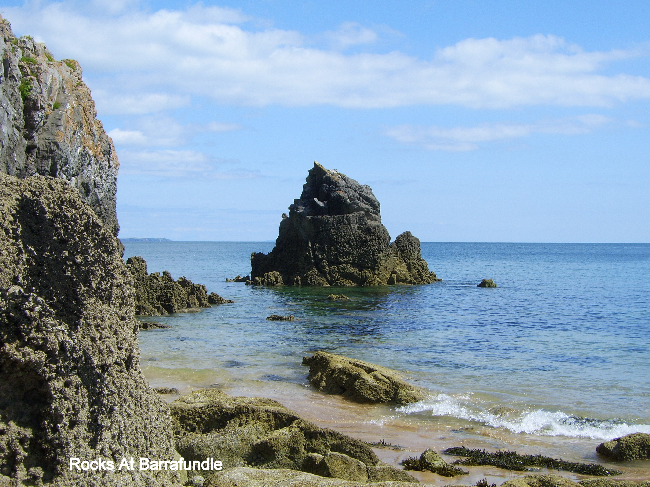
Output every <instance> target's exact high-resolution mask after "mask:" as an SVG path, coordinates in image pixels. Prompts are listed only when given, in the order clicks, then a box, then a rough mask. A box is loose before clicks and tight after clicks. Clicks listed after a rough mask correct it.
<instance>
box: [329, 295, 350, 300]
mask: <svg viewBox="0 0 650 487" xmlns="http://www.w3.org/2000/svg"><path fill="white" fill-rule="evenodd" d="M327 299H329V300H330V301H346V300H348V299H350V298H348V297H347V296H346V295H345V294H330V295H329V296H327Z"/></svg>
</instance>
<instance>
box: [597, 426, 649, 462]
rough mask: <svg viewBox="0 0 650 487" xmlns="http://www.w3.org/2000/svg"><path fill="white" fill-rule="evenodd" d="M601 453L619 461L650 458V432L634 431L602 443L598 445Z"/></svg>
mask: <svg viewBox="0 0 650 487" xmlns="http://www.w3.org/2000/svg"><path fill="white" fill-rule="evenodd" d="M596 451H597V452H598V453H600V454H601V455H604V456H606V457H609V458H612V459H614V460H619V461H630V460H648V459H650V434H647V433H632V434H629V435H627V436H623V437H621V438H615V439H613V440H611V441H606V442H604V443H601V444H600V445H598V447H596Z"/></svg>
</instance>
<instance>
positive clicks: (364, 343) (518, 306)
mask: <svg viewBox="0 0 650 487" xmlns="http://www.w3.org/2000/svg"><path fill="white" fill-rule="evenodd" d="M125 247H126V251H125V257H128V256H131V255H141V256H142V257H144V258H145V260H146V261H147V263H148V267H149V272H153V271H162V270H169V271H170V272H171V274H172V276H173V277H174V278H178V277H180V276H181V275H184V276H186V277H187V278H189V279H191V280H192V281H194V282H198V283H202V284H205V285H206V286H207V288H208V291H215V292H217V293H219V294H220V295H222V296H223V297H226V298H229V299H234V300H235V303H234V304H230V305H222V306H218V307H214V308H211V309H206V310H204V311H202V312H200V313H191V314H179V315H175V316H169V317H160V318H155V321H160V322H165V323H168V324H171V325H172V326H173V328H171V329H167V330H155V331H151V332H142V333H141V334H140V344H141V348H142V364H143V366H145V368H146V367H150V366H155V367H157V368H159V369H177V370H184V369H187V370H214V371H224V372H223V374H225V375H221V376H219V377H221V379H222V380H229V381H249V383H250V384H255V383H260V382H272V383H277V384H282V383H289V384H307V382H306V375H307V370H306V368H305V367H303V366H302V365H301V357H302V356H303V355H305V354H308V353H309V352H313V351H315V350H328V351H331V352H334V353H339V354H342V355H346V356H349V357H354V358H358V359H362V360H367V361H370V362H374V363H377V364H380V365H384V366H387V367H391V368H394V369H397V370H400V371H402V372H403V373H404V374H405V375H406V376H408V377H409V379H410V380H411V381H412V382H414V383H417V384H418V385H421V386H423V387H425V388H427V389H428V390H429V391H430V392H431V395H430V397H429V398H428V399H427V400H425V401H422V402H420V403H416V404H414V405H410V406H408V407H405V408H401V409H397V410H393V411H391V412H390V415H391V417H395V416H400V417H405V418H411V419H413V420H417V421H429V420H433V419H436V420H440V418H443V419H444V418H447V419H450V420H461V421H464V422H467V423H469V424H477V425H481V426H482V427H487V428H494V429H495V430H504V431H507V432H509V433H513V434H525V435H533V436H540V437H543V436H557V437H572V438H593V439H609V438H614V437H618V436H621V435H624V434H627V433H631V432H635V431H642V432H648V433H650V365H649V364H650V338H649V332H650V245H649V244H512V243H504V244H500V243H423V244H422V254H423V257H424V258H425V259H426V260H427V261H428V263H429V268H430V269H432V270H434V271H435V272H436V274H437V275H438V277H440V278H442V279H443V281H442V282H440V283H436V284H431V285H427V286H394V287H382V288H345V289H342V288H341V289H336V288H321V289H318V288H316V289H314V288H293V287H286V288H285V287H282V288H257V287H250V286H245V285H244V284H240V283H226V282H225V279H226V278H227V277H234V276H235V275H237V274H241V275H245V274H248V273H249V271H250V264H249V257H250V254H251V252H254V251H262V252H268V251H270V250H271V248H272V247H273V243H271V242H260V243H251V242H245V243H236V242H151V243H149V242H148V243H141V242H127V243H125ZM483 278H492V279H494V280H495V281H496V282H497V284H498V286H499V287H498V288H496V289H481V288H477V287H476V284H477V283H479V282H480V281H481V279H483ZM330 293H344V294H346V295H347V296H349V297H350V298H351V299H350V300H349V301H337V302H331V301H328V300H327V299H326V296H327V295H328V294H330ZM271 314H282V315H286V314H293V315H294V316H295V317H296V321H293V322H270V321H267V320H266V319H265V318H266V317H267V316H269V315H271ZM219 373H221V372H219ZM197 385H208V384H197ZM387 414H388V413H387Z"/></svg>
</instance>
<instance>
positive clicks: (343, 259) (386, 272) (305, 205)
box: [251, 162, 438, 286]
mask: <svg viewBox="0 0 650 487" xmlns="http://www.w3.org/2000/svg"><path fill="white" fill-rule="evenodd" d="M251 266H252V272H251V281H252V284H258V285H267V286H268V285H279V284H285V285H287V284H288V285H308V286H381V285H386V284H429V283H432V282H434V281H437V280H438V279H436V275H435V274H434V273H433V272H431V271H429V268H428V265H427V262H426V261H425V260H424V259H423V258H422V256H421V255H420V241H419V240H418V239H417V238H415V237H414V236H413V235H411V233H410V232H404V233H403V234H401V235H399V236H398V237H397V238H396V239H395V241H394V242H393V243H390V235H389V234H388V230H386V227H384V225H382V223H381V217H380V214H379V202H378V201H377V199H376V198H375V196H374V195H373V193H372V189H370V187H369V186H366V185H361V184H359V183H358V182H357V181H355V180H354V179H352V178H349V177H347V176H346V175H344V174H341V173H339V172H337V171H334V170H328V169H325V168H324V167H323V166H321V165H320V164H318V163H317V162H315V163H314V167H313V168H312V169H311V170H310V171H309V175H308V177H307V182H306V183H305V185H304V186H303V190H302V195H301V196H300V199H297V200H294V203H293V204H292V205H291V206H290V207H289V215H288V216H287V215H283V219H282V222H281V223H280V232H279V235H278V238H277V240H276V243H275V248H274V249H273V250H272V251H271V252H270V253H269V254H268V255H266V254H262V253H254V254H253V255H252V256H251Z"/></svg>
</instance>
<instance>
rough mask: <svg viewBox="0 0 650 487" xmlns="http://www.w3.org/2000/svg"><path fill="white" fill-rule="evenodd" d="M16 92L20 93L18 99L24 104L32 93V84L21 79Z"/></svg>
mask: <svg viewBox="0 0 650 487" xmlns="http://www.w3.org/2000/svg"><path fill="white" fill-rule="evenodd" d="M18 90H19V91H20V97H21V98H22V99H23V102H25V100H26V99H27V97H28V96H29V94H30V93H31V91H32V83H31V82H30V81H29V80H27V79H25V78H23V79H22V80H21V81H20V86H19V87H18Z"/></svg>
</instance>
